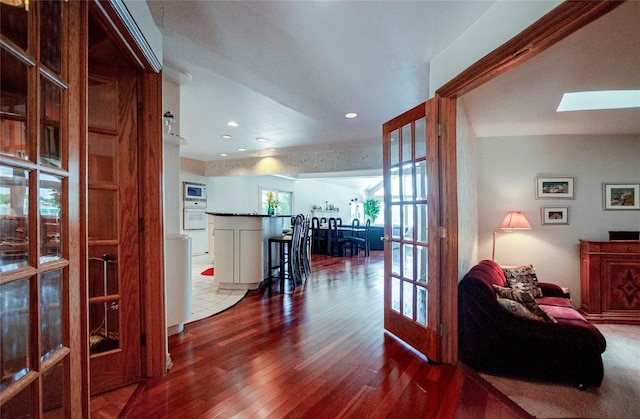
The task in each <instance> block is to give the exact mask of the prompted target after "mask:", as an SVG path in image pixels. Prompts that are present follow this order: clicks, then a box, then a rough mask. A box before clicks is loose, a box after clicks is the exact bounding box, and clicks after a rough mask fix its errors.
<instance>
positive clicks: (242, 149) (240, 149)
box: [238, 148, 247, 151]
mask: <svg viewBox="0 0 640 419" xmlns="http://www.w3.org/2000/svg"><path fill="white" fill-rule="evenodd" d="M238 151H247V149H246V148H239V149H238Z"/></svg>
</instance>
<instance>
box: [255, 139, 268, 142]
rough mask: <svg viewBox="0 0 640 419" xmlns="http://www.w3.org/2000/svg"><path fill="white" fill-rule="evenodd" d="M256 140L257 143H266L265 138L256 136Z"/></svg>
mask: <svg viewBox="0 0 640 419" xmlns="http://www.w3.org/2000/svg"><path fill="white" fill-rule="evenodd" d="M256 141H257V142H259V143H266V142H267V139H266V138H256Z"/></svg>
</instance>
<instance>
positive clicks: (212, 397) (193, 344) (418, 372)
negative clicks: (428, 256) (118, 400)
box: [92, 251, 531, 419]
mask: <svg viewBox="0 0 640 419" xmlns="http://www.w3.org/2000/svg"><path fill="white" fill-rule="evenodd" d="M312 269H313V272H312V277H311V278H310V279H309V280H308V281H307V283H306V284H305V285H303V286H302V287H298V288H296V289H295V291H293V292H291V293H285V294H280V293H279V288H278V284H274V285H273V290H272V291H273V295H272V297H268V294H267V292H260V291H253V292H250V293H249V294H248V295H247V296H246V297H245V298H244V299H243V300H242V301H241V302H239V303H238V304H237V305H236V306H234V307H233V308H231V309H229V310H227V311H225V312H222V313H220V314H218V315H216V316H214V317H211V318H207V319H203V320H200V321H197V322H194V323H189V324H187V325H186V327H185V330H184V331H183V332H182V333H180V334H178V335H174V336H172V337H171V338H170V340H169V351H170V353H171V358H172V360H173V363H174V366H173V368H172V369H171V371H170V372H169V373H168V374H167V376H166V377H165V378H162V379H155V380H150V381H148V382H146V383H143V384H141V386H140V387H139V388H138V390H136V392H134V394H133V395H132V397H131V399H130V400H129V402H128V403H127V404H126V405H125V406H124V409H123V410H122V412H121V413H120V416H121V417H131V418H160V417H172V418H177V417H188V418H213V417H221V418H228V417H260V418H263V417H271V418H283V417H291V418H296V417H313V418H339V417H349V418H371V417H402V418H409V417H423V418H474V419H475V418H482V417H486V418H529V417H531V416H529V415H528V414H527V413H526V412H524V411H523V410H522V409H520V408H519V407H518V406H516V405H515V404H513V403H512V402H511V401H510V400H509V399H507V398H506V397H504V396H502V395H501V394H500V393H497V392H496V391H495V390H494V389H493V388H492V387H491V386H489V385H488V384H487V383H486V382H485V381H484V380H482V379H481V378H480V377H479V376H478V375H477V374H476V373H474V372H473V371H470V370H468V369H466V368H465V367H464V366H458V367H456V366H452V365H447V364H439V365H435V364H432V363H430V362H428V361H427V360H426V359H425V358H423V357H422V356H419V355H418V354H417V353H415V352H414V351H412V350H411V349H409V348H407V347H406V346H404V345H403V344H402V343H401V342H399V341H398V340H396V339H395V338H394V337H393V336H390V335H388V334H386V333H385V332H384V329H383V310H382V301H383V283H382V282H383V278H382V275H383V254H382V252H381V251H376V252H371V256H370V257H369V258H365V257H363V256H359V257H344V258H341V257H328V256H318V255H313V260H312ZM263 291H264V290H263ZM94 412H95V414H96V417H98V416H97V415H99V414H100V412H99V411H94V410H93V409H92V415H93V413H94ZM102 417H104V416H102Z"/></svg>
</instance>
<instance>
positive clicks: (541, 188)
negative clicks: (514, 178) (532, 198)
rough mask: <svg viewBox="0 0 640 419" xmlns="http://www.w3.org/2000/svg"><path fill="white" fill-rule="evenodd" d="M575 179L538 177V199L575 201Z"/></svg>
mask: <svg viewBox="0 0 640 419" xmlns="http://www.w3.org/2000/svg"><path fill="white" fill-rule="evenodd" d="M573 181H574V178H573V177H556V176H546V177H543V176H538V177H536V198H550V199H573V198H574V194H573Z"/></svg>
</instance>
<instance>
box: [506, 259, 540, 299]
mask: <svg viewBox="0 0 640 419" xmlns="http://www.w3.org/2000/svg"><path fill="white" fill-rule="evenodd" d="M502 272H504V277H505V278H506V279H507V285H508V286H509V287H510V288H514V289H519V290H521V291H526V292H528V293H529V294H531V296H532V297H534V298H535V297H542V289H540V287H539V286H538V276H537V275H536V270H535V269H534V268H533V265H524V266H518V267H514V268H502Z"/></svg>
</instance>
